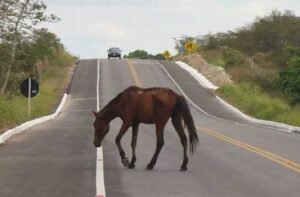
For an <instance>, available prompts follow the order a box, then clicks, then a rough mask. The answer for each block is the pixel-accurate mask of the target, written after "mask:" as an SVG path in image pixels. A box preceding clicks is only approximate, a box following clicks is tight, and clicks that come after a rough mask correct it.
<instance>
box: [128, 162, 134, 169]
mask: <svg viewBox="0 0 300 197" xmlns="http://www.w3.org/2000/svg"><path fill="white" fill-rule="evenodd" d="M127 168H128V169H133V168H135V165H134V164H133V163H130V164H129V165H128V166H127Z"/></svg>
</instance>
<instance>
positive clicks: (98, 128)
mask: <svg viewBox="0 0 300 197" xmlns="http://www.w3.org/2000/svg"><path fill="white" fill-rule="evenodd" d="M93 113H94V115H95V117H96V120H95V122H94V129H95V135H94V141H93V144H94V145H95V147H100V146H101V144H102V140H103V138H104V137H105V135H106V134H107V133H108V131H109V124H108V123H105V121H104V120H103V115H102V114H101V113H100V112H99V113H96V112H94V111H93Z"/></svg>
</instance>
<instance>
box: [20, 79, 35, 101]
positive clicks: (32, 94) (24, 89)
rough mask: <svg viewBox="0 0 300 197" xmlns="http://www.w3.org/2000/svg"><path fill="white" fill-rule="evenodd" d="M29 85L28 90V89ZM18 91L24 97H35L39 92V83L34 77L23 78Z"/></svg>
mask: <svg viewBox="0 0 300 197" xmlns="http://www.w3.org/2000/svg"><path fill="white" fill-rule="evenodd" d="M29 86H30V91H29ZM20 91H21V93H22V95H23V96H25V97H29V94H30V97H31V98H32V97H35V96H36V95H37V94H38V93H39V83H38V82H37V81H36V80H34V79H30V78H29V79H25V80H24V81H23V82H22V83H21V85H20Z"/></svg>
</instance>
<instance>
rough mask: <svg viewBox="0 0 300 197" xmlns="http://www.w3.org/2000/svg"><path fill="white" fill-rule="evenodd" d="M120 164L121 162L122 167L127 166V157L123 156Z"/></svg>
mask: <svg viewBox="0 0 300 197" xmlns="http://www.w3.org/2000/svg"><path fill="white" fill-rule="evenodd" d="M122 164H123V166H124V167H127V166H128V164H129V160H128V158H127V157H125V158H124V159H122Z"/></svg>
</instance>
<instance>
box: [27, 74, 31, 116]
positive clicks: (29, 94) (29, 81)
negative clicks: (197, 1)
mask: <svg viewBox="0 0 300 197" xmlns="http://www.w3.org/2000/svg"><path fill="white" fill-rule="evenodd" d="M30 118H31V78H30V77H29V80H28V119H30Z"/></svg>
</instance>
